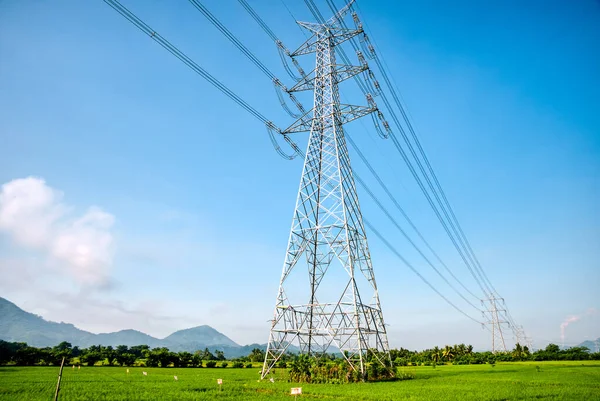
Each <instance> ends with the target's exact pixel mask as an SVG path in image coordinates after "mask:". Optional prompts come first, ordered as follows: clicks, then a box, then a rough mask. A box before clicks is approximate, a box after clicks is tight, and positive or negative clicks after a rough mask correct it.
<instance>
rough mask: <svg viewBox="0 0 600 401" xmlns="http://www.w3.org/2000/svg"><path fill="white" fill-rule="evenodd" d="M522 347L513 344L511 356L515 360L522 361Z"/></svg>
mask: <svg viewBox="0 0 600 401" xmlns="http://www.w3.org/2000/svg"><path fill="white" fill-rule="evenodd" d="M523 354H524V352H523V347H522V346H521V344H519V343H516V344H515V349H514V350H513V352H512V356H513V358H515V359H517V360H519V361H520V360H522V359H523Z"/></svg>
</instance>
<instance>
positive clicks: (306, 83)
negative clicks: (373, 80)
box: [288, 64, 369, 92]
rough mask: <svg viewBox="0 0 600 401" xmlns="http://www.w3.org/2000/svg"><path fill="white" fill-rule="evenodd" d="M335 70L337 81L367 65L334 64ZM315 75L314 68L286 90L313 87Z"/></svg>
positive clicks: (350, 75) (364, 69) (346, 77)
mask: <svg viewBox="0 0 600 401" xmlns="http://www.w3.org/2000/svg"><path fill="white" fill-rule="evenodd" d="M334 68H335V70H334V73H335V77H336V79H337V82H338V83H339V82H342V81H345V80H346V79H348V78H352V77H353V76H355V75H357V74H360V73H361V72H363V71H366V70H367V69H368V68H369V67H368V66H367V65H360V66H354V65H343V64H342V65H340V64H338V65H335V66H334ZM314 84H315V76H314V70H313V71H312V72H311V73H310V74H309V75H307V76H306V77H304V78H303V79H301V80H300V82H298V83H297V84H296V85H294V86H292V87H291V88H290V89H288V92H300V91H305V90H313V89H314V87H315V85H314Z"/></svg>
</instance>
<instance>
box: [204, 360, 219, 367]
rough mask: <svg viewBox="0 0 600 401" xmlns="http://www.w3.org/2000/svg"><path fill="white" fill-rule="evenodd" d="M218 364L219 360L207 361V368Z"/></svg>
mask: <svg viewBox="0 0 600 401" xmlns="http://www.w3.org/2000/svg"><path fill="white" fill-rule="evenodd" d="M216 366H217V361H208V362H206V367H207V368H214V367H216Z"/></svg>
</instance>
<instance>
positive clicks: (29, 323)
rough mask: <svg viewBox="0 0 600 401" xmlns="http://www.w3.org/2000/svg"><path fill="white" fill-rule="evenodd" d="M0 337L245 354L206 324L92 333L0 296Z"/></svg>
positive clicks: (40, 342) (45, 343) (47, 344)
mask: <svg viewBox="0 0 600 401" xmlns="http://www.w3.org/2000/svg"><path fill="white" fill-rule="evenodd" d="M0 339H1V340H4V341H11V342H26V343H27V344H29V345H32V346H34V347H52V346H55V345H57V344H60V343H61V342H63V341H68V342H70V343H71V344H72V345H74V346H75V345H77V346H79V347H89V346H90V345H98V344H101V345H112V346H117V345H127V346H133V345H148V346H149V347H151V348H154V347H167V348H169V349H170V350H171V351H176V352H177V351H190V352H193V351H196V350H203V349H204V348H209V349H211V350H214V349H216V348H218V349H221V350H224V351H225V354H226V355H227V356H232V357H235V356H241V355H246V354H247V352H246V348H245V347H241V346H240V345H238V344H237V343H235V342H234V341H233V340H231V339H230V338H229V337H227V336H226V335H224V334H223V333H221V332H219V331H217V330H216V329H214V328H213V327H211V326H209V325H206V324H204V325H200V326H196V327H191V328H189V329H183V330H178V331H176V332H174V333H173V334H171V335H169V336H167V337H165V338H163V339H159V338H155V337H152V336H150V335H148V334H146V333H143V332H141V331H138V330H134V329H123V330H119V331H117V332H113V333H99V334H94V333H90V332H88V331H85V330H81V329H78V328H77V327H75V326H74V325H73V324H71V323H64V322H61V323H56V322H51V321H47V320H44V319H43V318H42V317H41V316H37V315H35V314H33V313H29V312H26V311H24V310H23V309H21V308H19V307H18V306H17V305H15V304H14V303H12V302H10V301H9V300H7V299H5V298H2V297H0Z"/></svg>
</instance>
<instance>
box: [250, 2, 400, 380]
mask: <svg viewBox="0 0 600 401" xmlns="http://www.w3.org/2000/svg"><path fill="white" fill-rule="evenodd" d="M348 9H349V7H348V6H346V7H345V8H343V9H342V10H340V11H339V12H338V13H337V14H336V15H335V16H333V17H332V18H331V19H330V20H328V21H327V22H325V23H324V24H315V23H306V22H298V24H299V25H300V26H302V27H303V28H305V29H308V30H309V31H311V32H312V36H311V37H310V38H309V39H308V40H307V41H306V42H305V43H304V44H303V45H301V46H300V47H299V48H298V49H297V50H296V51H295V52H293V53H292V56H300V55H304V54H309V53H316V67H315V69H314V71H313V72H312V73H311V74H308V75H306V76H304V77H303V79H302V80H301V81H300V82H298V83H297V84H296V85H295V86H294V87H292V88H291V89H289V91H290V92H294V91H302V90H312V91H314V107H313V109H311V110H310V111H308V112H307V113H306V114H305V115H303V116H302V117H300V118H299V119H298V120H297V121H296V122H294V123H293V124H292V125H291V126H290V127H289V128H288V129H286V130H285V131H283V132H284V133H294V132H303V131H310V137H309V143H308V149H307V152H306V156H305V160H304V168H303V171H302V177H301V179H300V188H299V191H298V197H297V201H296V208H295V211H294V216H293V220H292V228H291V232H290V237H289V242H288V246H287V251H286V255H285V260H284V264H283V272H282V276H281V281H280V285H279V291H278V294H277V301H276V306H275V312H274V317H273V320H272V325H271V331H270V335H269V342H268V346H267V351H266V357H265V362H264V365H263V370H262V377H263V378H264V377H265V376H266V375H267V374H268V373H269V371H270V370H271V368H273V367H274V366H275V364H276V363H277V361H278V360H279V359H280V358H281V356H282V355H283V354H284V353H285V352H286V351H289V350H290V349H291V348H290V347H291V346H294V347H298V348H299V351H300V352H301V353H303V354H309V355H312V356H317V357H318V356H319V355H322V354H324V353H326V352H333V351H335V349H336V348H337V349H338V350H339V351H341V352H342V353H343V355H344V357H345V358H346V360H347V361H348V362H349V363H350V365H351V366H352V368H353V369H355V370H356V371H358V372H360V373H361V374H362V375H364V374H365V368H366V366H365V362H366V357H367V354H368V352H371V351H373V350H376V351H377V352H373V355H374V356H375V357H376V358H378V359H380V360H382V359H388V360H389V345H388V340H387V334H386V328H385V324H384V320H383V313H382V310H381V304H380V301H379V294H378V291H377V285H376V282H375V275H374V273H373V266H372V263H371V256H370V252H369V247H368V244H367V236H366V233H365V227H364V224H363V220H362V214H361V211H360V207H359V202H358V195H357V192H356V187H355V182H354V178H353V174H352V167H351V165H350V158H349V155H348V149H347V147H346V142H345V139H344V130H343V124H345V123H347V122H349V121H352V120H354V119H357V118H359V117H362V116H364V115H367V114H369V113H372V112H377V111H378V110H377V107H376V105H375V103H374V102H373V99H372V97H371V96H369V95H368V96H367V101H368V106H355V105H348V104H340V96H339V92H338V83H339V82H341V81H343V80H345V79H348V78H350V77H352V76H354V75H356V74H358V73H361V72H363V71H365V70H366V69H367V66H366V63H363V64H362V65H361V66H348V65H340V64H337V63H336V56H335V46H337V45H339V44H340V43H342V42H344V41H346V40H348V39H350V38H352V37H353V36H355V35H358V34H360V33H362V28H361V27H360V26H359V27H357V29H353V30H349V29H344V28H343V27H342V26H341V19H342V18H343V17H344V15H345V14H346V13H347V11H348ZM304 269H306V270H304ZM306 272H307V273H308V280H306V278H307V277H306ZM323 287H326V288H323ZM365 297H366V298H365ZM296 301H298V302H296ZM294 350H295V349H294ZM382 362H383V361H382Z"/></svg>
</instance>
